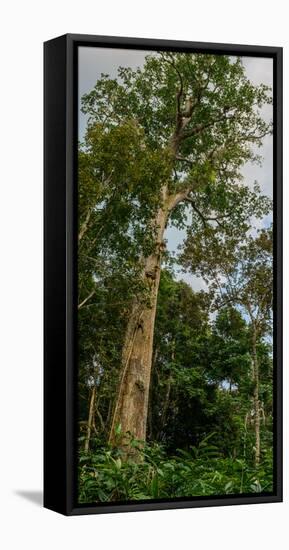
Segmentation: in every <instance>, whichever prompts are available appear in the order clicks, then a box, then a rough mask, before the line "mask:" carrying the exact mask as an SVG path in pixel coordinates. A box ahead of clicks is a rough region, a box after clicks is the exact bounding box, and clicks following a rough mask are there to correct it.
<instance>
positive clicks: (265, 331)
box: [182, 226, 273, 466]
mask: <svg viewBox="0 0 289 550" xmlns="http://www.w3.org/2000/svg"><path fill="white" fill-rule="evenodd" d="M272 255H273V230H272V226H271V227H270V228H268V229H262V230H259V231H258V233H257V236H256V237H254V236H252V235H250V234H247V235H246V236H244V239H243V240H239V241H238V242H237V241H236V240H235V239H230V240H229V239H228V241H227V243H226V247H224V243H223V240H222V238H221V237H220V235H219V234H218V232H217V231H215V232H213V231H211V232H210V233H209V232H207V233H206V234H203V235H199V240H198V241H197V242H196V240H193V239H192V238H191V239H189V240H188V242H187V246H186V250H185V251H184V253H183V257H182V261H183V263H184V265H187V266H189V265H190V267H191V269H192V270H193V271H194V272H198V273H199V274H201V275H202V276H203V277H204V278H205V279H206V280H207V282H208V283H209V284H210V286H211V289H212V291H213V292H214V293H215V295H216V305H217V307H223V306H226V307H227V306H228V304H233V305H235V306H238V307H239V308H241V310H243V313H244V315H245V316H246V317H247V319H248V321H249V328H250V340H251V344H250V352H251V363H252V375H251V376H252V382H253V414H254V426H255V464H256V466H258V465H259V462H260V456H261V448H260V414H261V404H260V361H259V354H258V346H260V344H261V343H262V340H264V338H265V337H267V338H269V339H270V338H271V337H272V300H273V256H272ZM196 257H198V263H197V264H196V261H195V258H196ZM261 350H262V348H261Z"/></svg>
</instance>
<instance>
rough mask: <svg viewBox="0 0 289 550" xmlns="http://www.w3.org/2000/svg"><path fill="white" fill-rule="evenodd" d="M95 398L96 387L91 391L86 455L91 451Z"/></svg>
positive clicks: (85, 444)
mask: <svg viewBox="0 0 289 550" xmlns="http://www.w3.org/2000/svg"><path fill="white" fill-rule="evenodd" d="M95 397H96V387H95V386H93V388H92V389H91V392H90V400H89V411H88V420H87V432H86V438H85V442H84V451H85V452H86V453H88V451H89V443H90V437H91V430H92V428H93V424H94V409H95Z"/></svg>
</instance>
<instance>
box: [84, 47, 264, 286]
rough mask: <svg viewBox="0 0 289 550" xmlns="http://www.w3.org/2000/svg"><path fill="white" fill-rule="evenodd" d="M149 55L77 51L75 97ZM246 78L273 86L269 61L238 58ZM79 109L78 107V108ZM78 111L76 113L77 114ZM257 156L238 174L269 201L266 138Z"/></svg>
mask: <svg viewBox="0 0 289 550" xmlns="http://www.w3.org/2000/svg"><path fill="white" fill-rule="evenodd" d="M151 53H152V52H149V51H143V50H125V49H118V48H97V47H94V48H93V47H80V48H79V78H78V86H79V88H78V92H79V94H78V96H79V99H80V98H81V97H82V95H83V94H84V93H88V92H89V91H91V90H92V88H93V87H94V85H95V83H96V81H97V80H98V79H99V78H100V76H101V73H106V74H109V75H110V77H111V78H116V77H117V69H118V67H119V66H122V67H131V68H136V67H141V66H143V64H144V60H145V57H146V55H149V54H151ZM242 61H243V64H244V67H245V70H246V74H247V76H248V78H249V79H250V80H251V81H252V82H253V83H254V84H255V85H257V84H261V83H263V84H266V85H268V86H272V85H273V60H272V59H269V58H260V57H243V58H242ZM79 107H80V105H79ZM79 111H80V110H79ZM262 115H263V117H264V119H265V120H266V121H269V120H271V119H272V116H273V112H272V106H271V105H266V106H265V107H263V109H262ZM86 120H87V119H86V117H85V116H84V115H83V114H82V113H81V112H80V114H79V139H80V140H81V139H82V137H83V134H84V132H85V126H86ZM258 153H259V154H260V155H261V156H262V157H263V162H262V166H258V165H254V164H252V163H247V164H246V165H245V166H244V167H243V169H242V174H243V177H244V179H245V182H246V183H247V184H248V185H250V186H251V185H253V183H254V181H255V180H257V181H258V183H259V185H260V187H261V190H262V192H263V193H264V194H266V195H268V196H269V197H271V198H272V195H273V138H272V136H266V137H265V138H264V141H263V145H262V147H261V148H260V149H259V150H258ZM270 222H271V216H269V217H267V219H264V220H261V221H260V220H252V223H254V224H255V226H256V227H257V228H258V227H262V226H264V225H269V223H270ZM165 238H166V239H167V247H168V249H169V250H170V251H171V252H174V251H176V250H177V247H178V245H179V244H181V243H182V242H183V240H184V238H185V231H180V230H177V229H175V228H173V227H168V229H167V230H166V235H165ZM176 276H177V278H178V279H183V280H185V281H186V282H187V283H189V284H190V285H191V286H192V288H193V289H194V290H195V291H198V290H201V289H205V288H206V285H205V283H204V282H203V280H202V279H200V278H197V277H195V276H192V275H191V274H189V273H178V274H176Z"/></svg>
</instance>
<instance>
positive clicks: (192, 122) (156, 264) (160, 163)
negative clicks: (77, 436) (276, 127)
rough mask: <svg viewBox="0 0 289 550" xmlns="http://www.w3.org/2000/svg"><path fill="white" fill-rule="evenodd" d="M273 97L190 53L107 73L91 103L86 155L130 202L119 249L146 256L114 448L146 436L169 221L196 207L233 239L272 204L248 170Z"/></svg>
mask: <svg viewBox="0 0 289 550" xmlns="http://www.w3.org/2000/svg"><path fill="white" fill-rule="evenodd" d="M270 101H271V99H270V93H269V90H268V89H267V88H266V87H265V86H263V85H261V86H258V87H255V86H253V85H252V84H251V83H250V82H249V81H248V79H247V78H246V76H245V71H244V67H243V65H242V61H241V60H240V59H237V58H235V59H233V58H230V57H229V56H223V55H201V54H183V53H175V54H172V53H161V54H155V55H151V56H148V57H147V58H146V62H145V64H144V67H143V68H141V69H137V70H136V71H133V70H132V69H130V68H119V71H118V79H114V80H112V79H110V78H109V77H108V75H102V78H101V79H100V80H99V81H98V82H97V83H96V86H95V88H94V89H93V90H92V92H91V93H89V94H87V95H86V96H84V98H83V104H82V105H83V107H82V108H83V111H84V113H86V114H88V116H89V122H88V129H87V134H86V138H85V144H84V148H83V150H84V151H85V154H87V155H88V157H89V158H90V162H91V164H92V165H94V171H95V172H96V173H97V174H98V175H99V177H100V180H101V181H103V182H107V181H109V182H110V187H111V189H115V191H116V195H115V196H114V198H116V200H117V201H119V205H123V204H124V203H125V208H124V212H123V216H122V217H121V226H120V243H121V244H122V246H120V243H118V242H117V241H116V237H115V236H114V239H115V245H116V250H119V251H122V253H124V251H125V247H124V246H123V243H124V242H127V241H128V237H127V236H128V235H129V236H130V244H132V241H133V240H134V239H135V240H134V242H137V243H138V250H139V252H138V257H137V269H136V270H135V275H136V278H137V280H138V284H139V286H138V289H139V290H141V291H140V292H135V293H134V295H133V296H132V298H131V300H130V311H129V315H128V321H127V327H126V333H125V336H124V342H123V349H122V360H121V363H122V368H121V372H120V377H119V382H118V389H117V394H116V402H115V407H114V413H113V417H112V422H111V430H110V437H109V439H110V442H111V443H113V442H114V439H115V433H116V428H117V427H118V426H121V430H122V431H123V432H124V433H126V432H130V433H131V434H133V435H134V436H135V437H136V438H138V439H141V440H144V439H145V437H146V424H147V411H148V400H149V386H150V376H151V364H152V351H153V336H154V324H155V315H156V305H157V297H158V289H159V281H160V270H161V263H162V258H163V256H164V249H165V247H164V232H165V229H166V227H167V224H168V222H169V221H171V222H172V223H174V224H176V225H181V224H182V223H183V222H182V220H184V218H185V217H186V212H187V210H186V205H189V207H190V208H191V213H192V219H193V224H194V223H201V224H209V225H211V224H212V225H213V226H215V225H216V224H217V225H218V226H219V228H220V232H221V233H222V235H223V239H226V236H227V235H228V234H229V235H232V234H234V235H236V234H240V233H244V232H245V231H246V228H247V227H248V219H249V218H250V216H251V215H253V214H254V215H257V216H258V215H260V214H263V213H264V211H266V208H267V207H268V205H267V204H266V201H262V200H261V199H260V196H259V190H258V189H257V188H255V189H254V190H250V189H249V188H248V187H246V186H245V185H244V184H243V182H242V181H241V176H240V169H241V167H242V165H243V164H244V163H245V162H247V161H254V160H258V159H257V156H256V154H255V152H254V149H253V148H252V145H253V144H255V145H256V146H259V145H260V144H261V143H262V138H263V137H264V135H266V134H267V133H268V132H270V130H271V128H270V125H268V124H266V123H265V122H264V121H263V120H262V117H261V115H260V111H259V109H260V107H261V106H262V105H263V104H264V103H269V102H270ZM124 142H125V146H124V145H123V144H124ZM118 146H119V147H120V148H121V151H123V155H121V154H120V149H119V147H118ZM109 202H110V201H109V200H108V201H107V202H106V201H103V202H102V203H101V205H100V208H103V209H105V208H108V204H109ZM124 220H126V221H127V223H126V224H125V223H124ZM196 220H197V221H196ZM125 227H126V241H125V239H124V241H123V242H122V237H123V238H124V235H125V231H122V228H123V229H124V228H125ZM131 235H133V236H134V237H133V239H132V237H131ZM135 250H136V249H135V248H134V259H135ZM92 253H94V251H93V250H92ZM120 253H121V252H120Z"/></svg>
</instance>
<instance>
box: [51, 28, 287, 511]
mask: <svg viewBox="0 0 289 550" xmlns="http://www.w3.org/2000/svg"><path fill="white" fill-rule="evenodd" d="M84 45H85V46H95V47H98V46H99V47H110V48H128V49H146V50H171V51H185V52H200V53H201V52H202V53H208V52H212V53H215V54H220V53H224V54H232V55H246V56H255V57H258V56H260V57H271V58H273V61H274V75H273V80H274V85H273V87H274V96H273V97H274V103H273V112H274V145H273V171H274V213H273V215H274V247H275V253H274V480H275V483H274V493H273V494H267V495H266V494H260V495H258V494H243V495H241V496H238V495H234V496H231V495H228V496H220V497H213V498H211V497H206V498H203V497H195V498H190V499H187V498H186V499H182V500H170V501H166V502H164V501H154V500H150V501H137V502H136V501H135V502H129V503H120V502H117V503H108V504H105V503H103V504H100V505H79V504H77V503H76V480H77V463H76V454H77V453H76V421H75V411H76V395H75V394H76V377H77V364H76V357H77V355H76V349H77V338H76V326H77V325H76V311H77V307H76V304H77V302H76V297H77V271H76V269H77V262H76V259H77V239H76V228H77V210H76V204H77V200H76V199H77V181H76V172H77V170H76V168H77V154H76V153H77V140H78V137H77V136H78V128H77V108H78V98H77V48H78V46H84ZM44 125H45V129H44V242H45V247H44V248H45V252H44V309H45V314H44V506H45V507H46V508H49V509H51V510H54V511H56V512H60V513H62V514H65V515H81V514H99V513H111V512H124V511H142V510H159V509H172V508H194V507H203V506H220V505H235V504H256V503H265V502H280V501H282V48H279V47H265V46H249V45H233V44H212V43H197V42H181V41H169V40H154V39H142V38H119V37H107V36H85V35H77V34H67V35H64V36H61V37H59V38H55V39H53V40H49V41H48V42H45V44H44Z"/></svg>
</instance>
